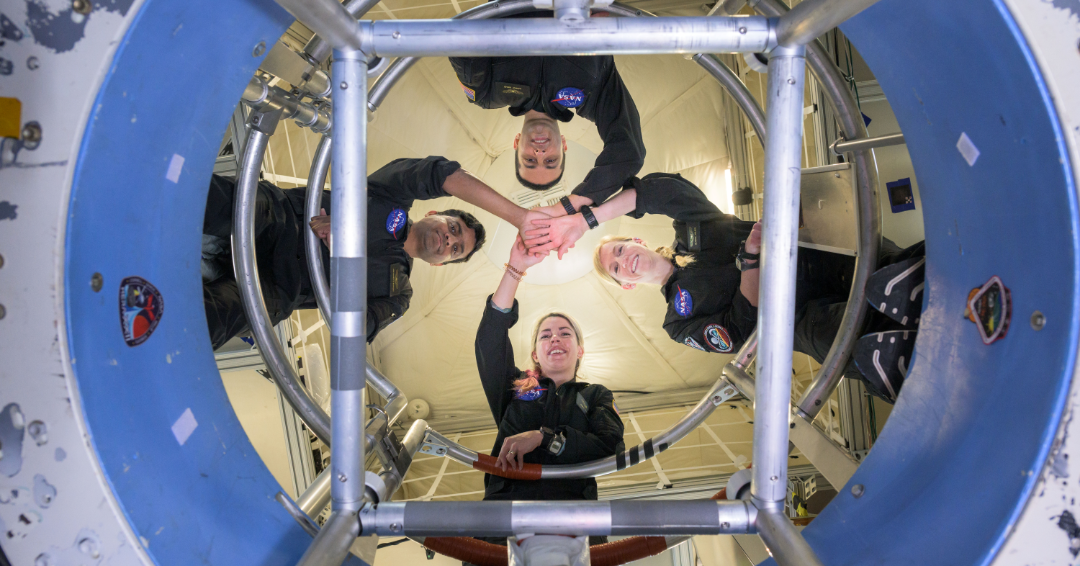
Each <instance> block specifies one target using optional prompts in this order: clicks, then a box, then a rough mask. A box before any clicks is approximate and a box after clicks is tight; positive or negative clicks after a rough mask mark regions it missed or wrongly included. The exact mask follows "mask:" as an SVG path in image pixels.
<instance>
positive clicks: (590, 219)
mask: <svg viewBox="0 0 1080 566" xmlns="http://www.w3.org/2000/svg"><path fill="white" fill-rule="evenodd" d="M578 212H580V213H581V215H582V216H584V217H585V223H586V224H588V225H589V230H592V229H593V228H596V227H598V226H600V223H599V222H597V221H596V215H595V214H593V211H592V209H591V208H589V207H588V206H582V207H581V210H579V211H578Z"/></svg>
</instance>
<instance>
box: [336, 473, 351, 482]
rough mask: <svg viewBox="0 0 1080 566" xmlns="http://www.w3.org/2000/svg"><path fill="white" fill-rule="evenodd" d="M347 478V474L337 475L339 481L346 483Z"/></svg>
mask: <svg viewBox="0 0 1080 566" xmlns="http://www.w3.org/2000/svg"><path fill="white" fill-rule="evenodd" d="M346 479H348V478H346V477H345V474H338V476H337V481H339V482H341V483H345V480H346Z"/></svg>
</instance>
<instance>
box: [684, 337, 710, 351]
mask: <svg viewBox="0 0 1080 566" xmlns="http://www.w3.org/2000/svg"><path fill="white" fill-rule="evenodd" d="M683 344H686V345H687V346H690V347H691V348H693V349H695V350H701V351H702V352H704V351H705V348H703V347H702V346H701V344H698V343H697V340H694V339H693V338H691V337H689V336H687V337H686V340H683Z"/></svg>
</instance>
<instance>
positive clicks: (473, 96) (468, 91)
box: [458, 81, 476, 102]
mask: <svg viewBox="0 0 1080 566" xmlns="http://www.w3.org/2000/svg"><path fill="white" fill-rule="evenodd" d="M458 84H460V85H461V90H463V91H465V96H466V97H467V98H468V99H469V102H476V91H475V90H473V89H471V88H469V87H467V86H465V83H462V82H460V81H459V82H458Z"/></svg>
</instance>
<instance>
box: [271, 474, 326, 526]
mask: <svg viewBox="0 0 1080 566" xmlns="http://www.w3.org/2000/svg"><path fill="white" fill-rule="evenodd" d="M326 493H327V496H328V498H329V494H330V486H327V489H326ZM274 499H275V500H277V502H278V503H280V504H281V506H282V507H284V508H285V511H286V512H288V513H289V515H292V518H293V519H296V522H297V523H299V524H300V528H302V529H304V532H306V533H307V534H309V535H311V536H312V537H316V536H318V535H319V525H317V524H316V523H315V521H312V520H311V515H310V514H309V513H307V512H306V511H304V510H303V509H301V508H300V506H299V505H298V504H296V503H293V500H292V499H290V498H289V496H288V495H285V492H284V491H279V492H277V495H275V496H274ZM324 506H325V504H324Z"/></svg>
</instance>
